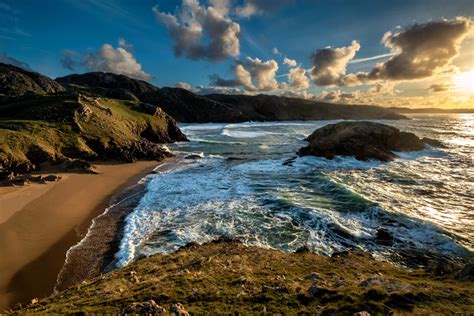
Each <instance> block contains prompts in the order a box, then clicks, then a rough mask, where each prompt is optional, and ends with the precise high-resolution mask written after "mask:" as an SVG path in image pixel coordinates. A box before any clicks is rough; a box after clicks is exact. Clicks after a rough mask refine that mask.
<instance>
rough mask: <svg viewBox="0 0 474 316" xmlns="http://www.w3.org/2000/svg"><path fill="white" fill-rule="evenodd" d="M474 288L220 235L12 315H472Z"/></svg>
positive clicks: (459, 278) (360, 258) (359, 256)
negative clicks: (287, 250) (253, 245)
mask: <svg viewBox="0 0 474 316" xmlns="http://www.w3.org/2000/svg"><path fill="white" fill-rule="evenodd" d="M464 270H465V269H464ZM464 270H463V271H464ZM471 277H472V271H471ZM473 293H474V285H473V283H472V282H471V281H469V280H468V279H465V276H464V274H463V272H460V273H457V274H456V275H454V274H450V275H445V276H443V277H439V276H438V277H436V276H434V275H431V274H428V273H427V272H424V271H422V270H414V271H410V270H405V269H401V268H397V267H395V266H393V265H391V264H389V263H386V262H380V261H376V260H374V259H373V258H371V257H370V255H368V254H366V253H363V252H361V251H353V252H344V253H339V254H335V255H333V256H332V257H325V256H319V255H317V254H314V253H310V252H300V253H282V252H280V251H277V250H271V249H262V248H258V247H248V246H245V245H243V244H241V243H239V242H231V241H218V242H212V243H210V244H206V245H202V246H196V245H191V246H187V247H185V248H183V249H181V250H179V251H178V252H175V253H172V254H170V255H155V256H152V257H149V258H145V259H141V260H138V261H137V262H134V263H132V264H130V265H128V266H126V267H125V268H122V269H118V270H115V271H113V272H111V273H109V274H106V275H103V276H100V277H98V278H95V279H92V280H88V281H85V282H83V283H82V284H80V285H78V286H75V287H72V288H70V289H68V290H65V291H64V292H59V293H57V294H55V295H53V296H51V297H49V298H46V299H43V300H40V301H37V300H36V301H34V303H33V304H30V305H29V306H27V307H26V308H24V309H22V310H17V311H16V313H18V314H24V313H33V312H37V313H45V314H66V313H68V314H69V313H102V314H127V313H128V314H145V313H150V314H159V313H160V312H163V308H164V309H166V310H167V311H173V310H174V311H176V310H178V309H181V310H182V311H183V310H187V311H188V312H190V313H192V314H198V315H201V314H207V313H211V314H237V313H238V314H244V315H247V314H255V313H271V314H274V313H277V314H297V313H303V314H319V313H321V314H323V315H326V314H327V315H333V314H342V315H352V314H353V313H355V312H360V311H367V312H369V313H371V314H377V315H378V314H392V313H394V314H407V313H415V314H451V313H463V314H470V313H474V297H473ZM180 315H183V314H180Z"/></svg>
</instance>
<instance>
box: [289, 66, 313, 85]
mask: <svg viewBox="0 0 474 316" xmlns="http://www.w3.org/2000/svg"><path fill="white" fill-rule="evenodd" d="M288 82H289V84H290V87H292V88H294V89H306V88H308V87H309V78H308V76H306V69H304V68H301V67H295V68H291V69H290V73H289V74H288Z"/></svg>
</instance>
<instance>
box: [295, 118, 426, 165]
mask: <svg viewBox="0 0 474 316" xmlns="http://www.w3.org/2000/svg"><path fill="white" fill-rule="evenodd" d="M306 140H307V141H309V142H310V144H309V146H307V147H303V148H301V149H300V150H299V152H298V154H299V155H301V156H307V155H312V156H318V157H325V158H327V159H333V158H334V157H335V156H337V155H341V156H354V157H355V158H356V159H357V160H369V159H376V160H381V161H391V160H393V159H395V158H397V155H396V154H395V153H394V152H397V151H417V150H422V149H424V148H425V144H426V143H428V142H427V141H426V142H425V141H423V140H422V139H420V138H419V137H417V136H416V135H415V134H413V133H408V132H401V131H400V130H399V129H397V128H395V127H392V126H388V125H384V124H380V123H374V122H366V121H356V122H340V123H336V124H329V125H326V126H324V127H322V128H319V129H317V130H316V131H314V132H313V133H312V134H311V135H310V136H309V137H308V138H307V139H306ZM430 142H431V143H433V142H432V140H431V141H430Z"/></svg>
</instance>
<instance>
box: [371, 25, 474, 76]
mask: <svg viewBox="0 0 474 316" xmlns="http://www.w3.org/2000/svg"><path fill="white" fill-rule="evenodd" d="M470 32H472V21H471V20H468V19H465V18H457V19H455V20H443V21H436V22H428V23H424V24H415V25H413V26H410V27H408V28H407V29H405V30H404V31H401V32H396V33H392V32H387V33H385V35H384V36H383V38H382V43H383V44H384V45H385V46H386V47H388V48H390V50H391V51H392V53H396V55H395V56H393V57H392V58H390V59H389V60H388V61H386V62H385V63H380V64H377V65H376V66H375V67H374V69H372V70H371V71H370V73H368V74H367V77H368V79H369V80H376V79H388V80H413V79H422V78H427V77H431V76H433V75H435V74H436V73H437V72H439V71H440V70H442V69H443V68H444V67H446V66H447V65H449V64H450V63H451V61H452V60H453V59H454V58H455V57H456V56H457V55H458V54H459V49H460V44H461V42H462V41H463V40H464V38H466V36H467V35H468V34H469V33H470Z"/></svg>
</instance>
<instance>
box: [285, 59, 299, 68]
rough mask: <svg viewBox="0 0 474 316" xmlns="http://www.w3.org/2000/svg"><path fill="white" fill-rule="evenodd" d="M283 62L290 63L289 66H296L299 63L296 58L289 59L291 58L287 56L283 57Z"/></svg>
mask: <svg viewBox="0 0 474 316" xmlns="http://www.w3.org/2000/svg"><path fill="white" fill-rule="evenodd" d="M283 64H285V65H288V66H290V67H296V65H298V63H297V62H296V60H294V59H289V58H287V57H285V58H284V59H283Z"/></svg>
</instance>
